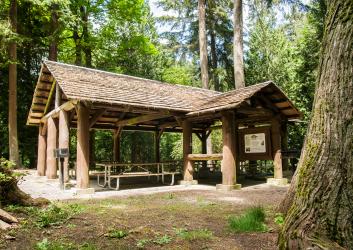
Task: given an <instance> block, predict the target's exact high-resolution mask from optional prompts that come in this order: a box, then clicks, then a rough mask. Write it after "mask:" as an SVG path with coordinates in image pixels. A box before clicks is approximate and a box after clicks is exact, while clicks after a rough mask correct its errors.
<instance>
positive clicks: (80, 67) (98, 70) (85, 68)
mask: <svg viewBox="0 0 353 250" xmlns="http://www.w3.org/2000/svg"><path fill="white" fill-rule="evenodd" d="M47 62H49V63H53V64H60V65H64V66H70V67H74V68H79V69H82V70H88V71H95V72H98V73H104V74H110V75H114V76H120V77H127V78H131V79H136V80H144V81H146V80H147V81H151V82H154V83H156V84H161V85H170V86H179V87H182V88H185V89H189V88H192V89H195V90H201V91H207V92H212V93H214V94H220V95H221V94H223V93H222V92H219V91H216V90H212V89H204V88H199V87H194V86H189V85H182V84H173V83H169V82H162V81H158V80H153V79H148V78H142V77H138V76H131V75H125V74H120V73H114V72H110V71H104V70H100V69H93V68H87V67H83V66H77V65H73V64H68V63H62V62H56V61H51V60H44V61H43V63H44V64H45V65H46V66H47V64H46V63H47ZM226 93H228V92H226Z"/></svg>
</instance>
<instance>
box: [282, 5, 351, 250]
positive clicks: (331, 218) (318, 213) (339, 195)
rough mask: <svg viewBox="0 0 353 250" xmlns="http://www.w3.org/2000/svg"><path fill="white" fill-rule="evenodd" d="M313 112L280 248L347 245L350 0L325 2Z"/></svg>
mask: <svg viewBox="0 0 353 250" xmlns="http://www.w3.org/2000/svg"><path fill="white" fill-rule="evenodd" d="M327 5H328V12H327V16H326V26H325V35H324V38H323V44H322V46H323V47H322V56H321V59H320V67H319V75H318V81H317V86H316V92H315V100H314V106H313V117H312V120H311V124H310V127H309V130H308V135H307V138H306V141H305V144H304V150H303V152H302V155H301V159H300V162H299V167H298V172H297V177H296V181H295V182H294V183H293V184H292V185H295V193H294V197H293V201H292V204H291V206H290V209H289V211H288V213H287V216H286V220H285V223H284V226H283V229H282V232H281V234H280V239H279V243H280V248H281V249H307V248H309V247H310V248H312V249H316V248H323V249H339V248H340V247H344V248H346V249H353V212H352V211H353V98H352V97H353V71H352V69H353V29H352V26H353V1H344V0H333V1H327Z"/></svg>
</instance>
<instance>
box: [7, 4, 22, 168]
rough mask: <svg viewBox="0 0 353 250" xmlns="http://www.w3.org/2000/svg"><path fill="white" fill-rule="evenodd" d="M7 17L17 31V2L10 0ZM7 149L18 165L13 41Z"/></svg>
mask: <svg viewBox="0 0 353 250" xmlns="http://www.w3.org/2000/svg"><path fill="white" fill-rule="evenodd" d="M9 19H10V23H11V28H12V31H13V32H14V33H16V32H17V2H16V0H11V2H10V11H9ZM9 59H10V64H9V121H8V123H9V151H10V160H11V161H12V162H13V163H15V164H16V166H17V167H19V166H20V156H19V151H18V136H17V64H16V61H17V44H16V42H14V41H11V42H10V45H9Z"/></svg>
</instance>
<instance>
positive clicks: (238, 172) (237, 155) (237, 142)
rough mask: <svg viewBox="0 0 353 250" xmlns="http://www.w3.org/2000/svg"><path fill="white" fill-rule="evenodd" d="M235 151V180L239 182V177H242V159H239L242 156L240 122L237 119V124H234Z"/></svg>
mask: <svg viewBox="0 0 353 250" xmlns="http://www.w3.org/2000/svg"><path fill="white" fill-rule="evenodd" d="M234 128H235V130H234V137H235V139H234V147H235V148H234V150H235V175H236V176H235V178H236V182H238V181H239V176H240V160H239V159H240V157H239V154H240V152H239V151H240V146H239V140H240V138H239V122H237V121H236V119H235V122H234Z"/></svg>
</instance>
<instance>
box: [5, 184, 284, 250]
mask: <svg viewBox="0 0 353 250" xmlns="http://www.w3.org/2000/svg"><path fill="white" fill-rule="evenodd" d="M286 190H287V188H286V187H273V186H269V185H266V184H261V185H253V186H249V187H246V188H243V189H242V190H234V191H232V192H225V193H223V192H219V191H215V190H199V191H198V190H188V191H173V192H164V193H157V194H152V195H133V196H122V197H115V198H109V199H86V200H68V201H61V202H59V203H57V204H58V206H62V205H64V206H65V205H67V204H78V206H79V207H80V208H81V212H80V213H78V214H75V215H74V216H73V217H72V218H70V219H69V220H67V221H66V222H65V223H63V224H60V225H55V226H49V227H46V228H40V227H38V226H35V225H34V224H33V221H32V220H31V218H30V215H29V214H26V213H22V212H16V213H14V215H15V216H17V217H18V218H20V220H21V224H20V226H19V227H18V228H17V229H13V230H12V231H11V232H10V233H9V232H7V233H6V234H5V233H4V232H0V233H1V236H0V249H251V250H255V249H277V247H276V240H277V232H278V226H277V225H276V224H275V223H274V216H275V211H274V208H275V206H276V205H277V204H278V203H279V201H280V200H281V199H282V198H283V197H284V195H285V192H286ZM254 205H262V206H263V207H264V208H265V211H266V216H267V218H266V224H267V226H268V228H269V230H268V231H267V232H265V233H234V232H232V231H231V230H230V228H229V226H228V218H229V216H231V215H239V214H241V213H243V212H244V210H245V209H247V208H249V207H251V206H254ZM180 230H188V231H192V230H196V231H197V230H198V231H200V230H201V231H202V230H204V231H207V232H208V236H207V237H199V238H197V237H196V238H195V239H184V238H182V237H180V235H178V232H180ZM112 231H122V232H125V233H126V235H124V236H123V237H121V238H117V237H115V238H114V237H109V232H112ZM6 235H7V236H6ZM9 235H11V236H13V237H14V239H11V240H10V239H6V238H5V237H7V238H9V237H8V236H9ZM43 240H44V242H58V244H59V247H57V248H45V246H44V247H43V246H40V244H39V245H38V243H39V242H43ZM60 244H61V246H60ZM42 245H43V244H42ZM44 245H45V244H44ZM68 246H70V247H71V246H72V248H70V247H68Z"/></svg>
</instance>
